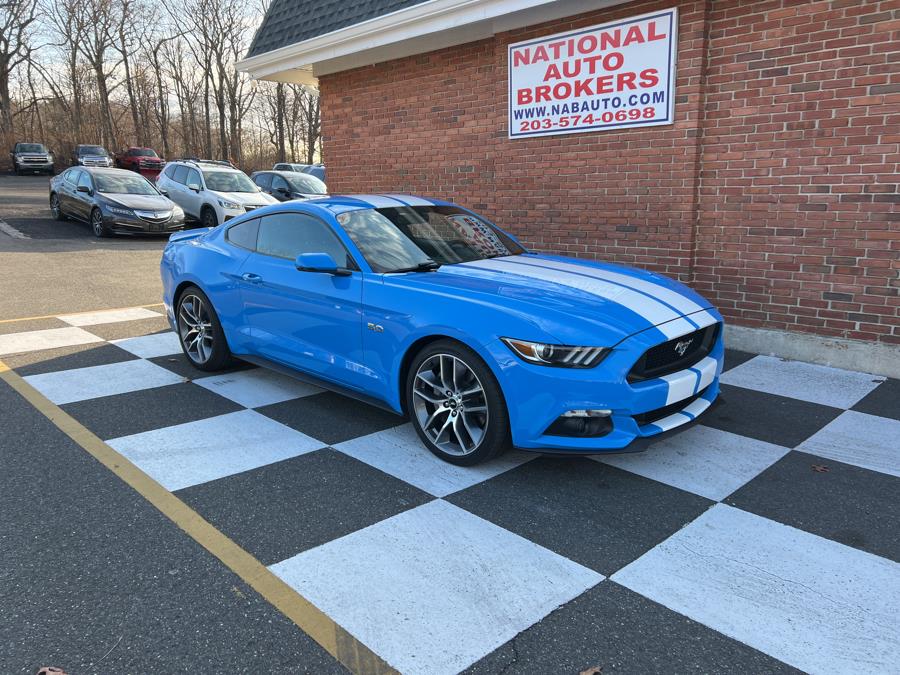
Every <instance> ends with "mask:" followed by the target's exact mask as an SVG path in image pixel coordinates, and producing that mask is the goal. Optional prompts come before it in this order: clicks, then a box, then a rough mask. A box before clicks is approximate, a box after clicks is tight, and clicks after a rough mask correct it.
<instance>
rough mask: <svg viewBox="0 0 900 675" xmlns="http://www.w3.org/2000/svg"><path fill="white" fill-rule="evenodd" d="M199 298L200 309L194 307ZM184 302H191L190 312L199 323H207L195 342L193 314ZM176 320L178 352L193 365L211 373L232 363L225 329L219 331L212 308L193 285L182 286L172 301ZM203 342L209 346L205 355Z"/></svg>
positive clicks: (217, 319) (217, 318)
mask: <svg viewBox="0 0 900 675" xmlns="http://www.w3.org/2000/svg"><path fill="white" fill-rule="evenodd" d="M198 301H199V303H200V307H201V308H202V309H201V310H200V311H198V310H197V306H198V305H197V304H196V303H197V302H198ZM187 303H190V306H191V308H192V312H193V313H194V314H195V316H196V317H197V318H198V319H200V322H201V323H203V324H207V325H206V326H205V327H204V330H203V335H201V336H200V339H199V341H195V339H194V338H196V337H197V333H196V332H195V331H192V330H191V329H192V325H191V323H192V316H191V312H189V311H187V307H186V304H187ZM204 312H205V316H204ZM175 322H176V325H177V327H178V342H179V344H180V345H181V351H182V352H184V355H185V356H186V357H187V360H188V361H190V362H191V365H192V366H194V368H197V369H198V370H203V371H206V372H213V371H217V370H222V369H223V368H225V367H227V366H228V364H229V363H231V359H232V357H231V350H230V349H229V348H228V342H227V341H226V340H225V332H224V331H223V330H222V324H221V323H220V322H219V316H218V314H216V310H215V307H213V305H212V303H211V302H210V301H209V298H208V297H207V296H206V293H204V292H203V291H201V290H200V289H199V288H197V287H196V286H188V287H187V288H185V289H184V290H183V291H182V292H181V294H180V295H179V296H178V300H177V301H176V303H175ZM195 343H196V348H191V346H190V345H192V344H195ZM206 345H208V348H209V352H208V355H205V354H204V351H203V350H204V346H206ZM204 357H205V358H204Z"/></svg>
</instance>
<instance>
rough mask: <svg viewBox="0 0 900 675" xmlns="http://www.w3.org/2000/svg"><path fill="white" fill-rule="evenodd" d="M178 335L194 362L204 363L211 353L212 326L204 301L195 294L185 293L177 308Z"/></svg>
mask: <svg viewBox="0 0 900 675" xmlns="http://www.w3.org/2000/svg"><path fill="white" fill-rule="evenodd" d="M178 336H179V338H180V339H181V344H182V346H183V347H184V351H185V353H186V354H187V355H188V357H189V358H190V359H191V361H193V362H194V363H200V364H202V363H206V362H207V361H209V359H210V357H211V356H212V353H213V327H212V320H211V318H210V314H209V310H208V309H207V307H206V303H204V302H203V300H202V299H201V298H199V297H198V296H196V295H193V294H188V295H185V296H184V297H183V298H182V299H181V302H180V303H179V308H178Z"/></svg>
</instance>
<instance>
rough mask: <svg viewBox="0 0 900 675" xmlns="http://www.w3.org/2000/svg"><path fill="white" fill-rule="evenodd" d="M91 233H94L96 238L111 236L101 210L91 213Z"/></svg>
mask: <svg viewBox="0 0 900 675" xmlns="http://www.w3.org/2000/svg"><path fill="white" fill-rule="evenodd" d="M91 232H93V233H94V236H95V237H108V236H109V228H108V227H106V224H105V223H104V222H103V214H102V213H101V212H100V209H94V210H93V211H91Z"/></svg>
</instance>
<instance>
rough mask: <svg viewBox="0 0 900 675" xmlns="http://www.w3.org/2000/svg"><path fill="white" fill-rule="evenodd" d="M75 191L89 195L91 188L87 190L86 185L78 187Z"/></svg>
mask: <svg viewBox="0 0 900 675" xmlns="http://www.w3.org/2000/svg"><path fill="white" fill-rule="evenodd" d="M75 190H76V191H77V192H84V193H86V194H91V192H92V190H91V188H89V187H88V186H87V185H79V186H78V187H77V188H75Z"/></svg>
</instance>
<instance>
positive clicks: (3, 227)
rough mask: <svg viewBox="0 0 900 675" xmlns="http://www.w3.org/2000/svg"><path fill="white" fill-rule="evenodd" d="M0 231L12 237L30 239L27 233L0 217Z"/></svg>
mask: <svg viewBox="0 0 900 675" xmlns="http://www.w3.org/2000/svg"><path fill="white" fill-rule="evenodd" d="M0 232H2V233H3V234H5V235H7V236H9V237H12V238H13V239H31V237H29V236H28V235H27V234H25V233H24V232H20V231H19V230H17V229H16V228H14V227H13V226H12V225H10V224H9V223H7V222H6V221H5V220H3V219H2V218H0Z"/></svg>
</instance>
